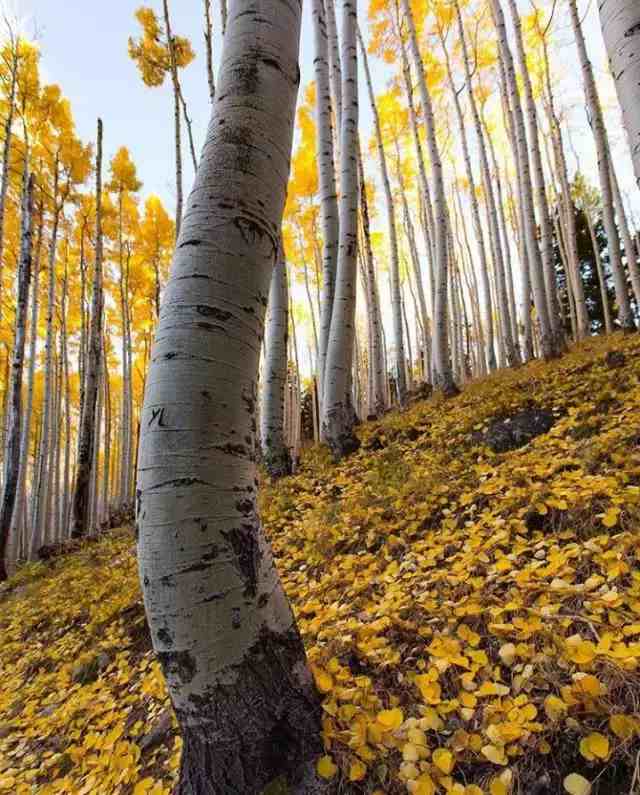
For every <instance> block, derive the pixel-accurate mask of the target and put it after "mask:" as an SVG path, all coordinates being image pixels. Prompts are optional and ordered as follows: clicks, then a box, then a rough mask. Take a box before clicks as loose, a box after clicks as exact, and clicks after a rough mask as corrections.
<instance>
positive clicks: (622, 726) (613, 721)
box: [609, 715, 637, 740]
mask: <svg viewBox="0 0 640 795" xmlns="http://www.w3.org/2000/svg"><path fill="white" fill-rule="evenodd" d="M609 728H610V729H611V731H612V732H613V733H614V734H615V735H616V737H619V738H620V739H621V740H628V739H629V738H630V737H633V735H634V733H635V731H636V728H637V727H636V722H635V721H634V720H633V719H632V718H630V717H629V716H628V715H611V717H610V718H609Z"/></svg>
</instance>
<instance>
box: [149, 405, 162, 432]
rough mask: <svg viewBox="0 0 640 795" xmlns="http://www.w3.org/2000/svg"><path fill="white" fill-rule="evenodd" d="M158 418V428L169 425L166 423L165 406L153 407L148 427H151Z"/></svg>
mask: <svg viewBox="0 0 640 795" xmlns="http://www.w3.org/2000/svg"><path fill="white" fill-rule="evenodd" d="M156 420H158V428H166V427H167V426H166V425H165V424H164V408H161V409H151V419H150V420H149V422H148V425H147V427H148V428H150V427H151V426H152V425H153V423H154V422H155V421H156Z"/></svg>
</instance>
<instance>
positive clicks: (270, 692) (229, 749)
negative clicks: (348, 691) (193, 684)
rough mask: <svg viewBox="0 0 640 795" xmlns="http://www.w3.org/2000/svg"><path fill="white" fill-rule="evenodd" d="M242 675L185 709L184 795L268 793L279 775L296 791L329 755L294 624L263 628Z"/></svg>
mask: <svg viewBox="0 0 640 795" xmlns="http://www.w3.org/2000/svg"><path fill="white" fill-rule="evenodd" d="M235 673H236V677H234V679H235V681H234V682H233V684H228V685H226V684H220V685H216V686H214V687H211V688H210V689H209V690H208V691H207V693H206V695H204V696H195V695H194V696H191V699H190V702H191V703H190V705H189V707H187V708H186V709H185V710H184V713H183V714H181V713H180V712H179V713H178V720H179V721H180V722H181V724H182V737H183V739H184V746H183V754H182V765H181V771H180V781H179V784H178V786H177V790H176V791H177V792H178V793H180V795H261V793H263V792H264V790H265V788H266V787H267V785H268V784H270V783H271V782H272V781H274V780H275V779H277V778H279V777H282V778H283V779H284V780H286V781H287V783H288V784H289V786H290V787H291V789H292V790H293V791H296V784H298V783H299V782H298V777H299V775H300V771H301V769H302V768H304V766H305V763H310V762H311V761H312V760H314V759H315V758H316V757H317V756H319V755H320V754H321V753H322V741H321V735H320V729H321V714H322V713H321V709H320V702H319V699H318V695H317V693H316V691H315V688H314V686H313V680H312V679H311V677H310V676H309V674H308V671H307V670H306V659H305V654H304V647H303V645H302V641H301V639H300V635H299V634H298V632H297V630H296V629H295V628H293V629H291V630H290V631H289V632H286V633H283V634H277V633H274V632H270V631H268V630H267V629H263V630H262V632H261V633H260V635H259V636H258V639H257V640H256V642H255V643H254V645H253V646H252V647H251V648H250V649H248V651H247V652H246V654H245V656H244V659H243V661H242V663H241V664H240V665H239V666H237V668H236V669H235Z"/></svg>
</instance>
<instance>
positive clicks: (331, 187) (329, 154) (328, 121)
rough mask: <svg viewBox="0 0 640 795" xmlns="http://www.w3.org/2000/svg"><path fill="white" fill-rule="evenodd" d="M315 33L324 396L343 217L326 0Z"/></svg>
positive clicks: (318, 1) (317, 0)
mask: <svg viewBox="0 0 640 795" xmlns="http://www.w3.org/2000/svg"><path fill="white" fill-rule="evenodd" d="M312 10H313V32H314V40H315V60H314V69H315V78H316V124H317V129H318V134H317V137H316V156H317V158H318V176H319V187H320V213H321V223H322V302H321V309H320V339H319V351H318V353H319V361H318V378H319V381H320V395H321V396H322V385H323V384H324V371H325V368H326V361H327V345H328V343H329V331H330V328H331V313H332V310H333V301H334V295H335V281H336V270H337V263H338V243H339V234H340V232H339V220H338V195H337V191H336V174H335V157H334V151H333V119H332V109H331V86H330V77H329V43H328V37H327V26H326V19H325V14H324V3H323V0H313V3H312Z"/></svg>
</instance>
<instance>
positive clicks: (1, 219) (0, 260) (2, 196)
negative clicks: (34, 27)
mask: <svg viewBox="0 0 640 795" xmlns="http://www.w3.org/2000/svg"><path fill="white" fill-rule="evenodd" d="M11 42H12V44H13V48H14V50H13V57H12V59H11V77H10V78H9V80H10V84H9V101H8V108H7V110H6V116H5V120H4V124H3V125H2V126H3V130H2V132H3V143H2V176H1V177H0V321H1V320H2V305H3V295H2V275H3V270H4V260H5V256H4V228H5V218H6V215H7V194H8V192H9V177H10V170H11V143H12V140H13V135H12V132H11V128H12V127H13V119H14V115H15V112H16V90H17V87H18V63H19V58H20V39H17V40H13V38H11Z"/></svg>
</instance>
